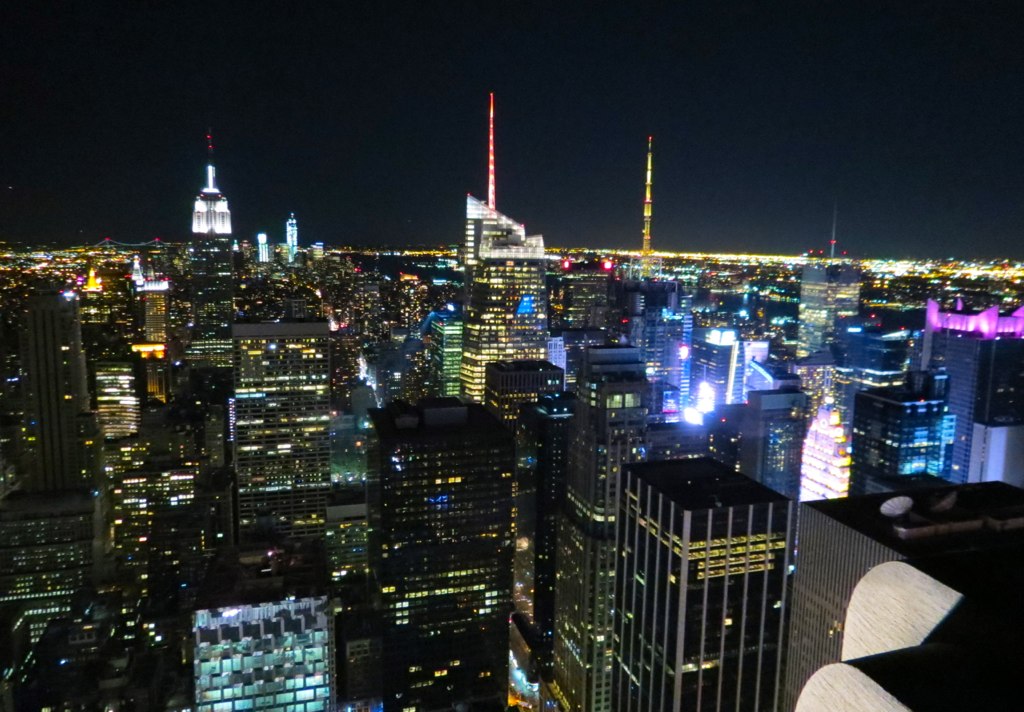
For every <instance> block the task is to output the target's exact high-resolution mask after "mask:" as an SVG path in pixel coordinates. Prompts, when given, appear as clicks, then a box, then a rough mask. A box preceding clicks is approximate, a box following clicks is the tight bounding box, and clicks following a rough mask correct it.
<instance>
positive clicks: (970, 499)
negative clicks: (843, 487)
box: [804, 482, 1024, 557]
mask: <svg viewBox="0 0 1024 712" xmlns="http://www.w3.org/2000/svg"><path fill="white" fill-rule="evenodd" d="M887 502H888V503H890V504H887V505H886V506H887V508H888V509H889V510H890V512H892V513H898V512H900V511H902V509H903V508H904V507H906V506H908V505H909V509H907V510H906V511H905V512H903V513H901V514H899V515H898V516H886V515H884V514H882V511H881V507H882V505H883V504H885V503H887ZM804 506H805V507H809V508H811V509H814V510H815V511H818V512H821V513H822V514H824V515H826V516H827V517H829V518H831V519H833V520H835V521H837V522H839V523H841V524H843V525H845V526H847V527H849V528H851V529H853V530H855V531H857V532H860V533H861V534H863V535H864V536H867V537H870V538H872V539H874V540H875V541H877V542H879V543H880V544H883V545H885V546H887V547H889V548H891V549H893V550H894V551H896V552H898V553H900V554H902V555H904V556H908V557H909V556H920V555H926V554H937V553H947V552H954V551H963V550H969V549H975V548H982V547H986V548H987V547H990V546H992V545H997V546H998V545H1003V544H1007V545H1008V544H1019V543H1021V542H1022V541H1024V490H1021V489H1018V488H1016V487H1012V486H1010V485H1008V484H1005V483H1002V482H982V483H977V484H969V485H957V486H951V487H937V488H932V489H927V490H923V491H922V490H910V491H905V492H888V493H883V494H870V495H864V496H861V497H847V498H845V499H827V500H821V501H819V502H807V503H805V504H804Z"/></svg>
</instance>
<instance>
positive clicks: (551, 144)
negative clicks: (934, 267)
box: [0, 6, 1024, 258]
mask: <svg viewBox="0 0 1024 712" xmlns="http://www.w3.org/2000/svg"><path fill="white" fill-rule="evenodd" d="M278 12H279V13H280V14H275V13H271V15H272V16H270V17H268V16H260V17H251V16H248V15H247V14H246V13H238V12H236V10H233V9H232V8H231V7H230V6H226V7H223V8H217V9H212V10H210V11H209V13H208V17H207V22H205V23H198V24H197V23H194V22H192V19H191V18H189V17H178V16H177V13H175V12H173V11H171V10H154V9H147V10H138V11H135V10H129V11H125V12H123V13H118V12H114V11H112V10H111V11H107V12H104V11H103V9H102V8H101V9H98V10H96V11H95V12H90V13H89V14H88V15H85V14H83V15H76V14H75V13H68V14H66V15H64V16H61V17H58V18H48V17H47V18H43V17H41V16H33V14H32V13H31V12H29V11H24V10H21V11H8V12H7V13H5V14H8V15H11V17H10V18H9V19H10V22H5V23H4V24H5V26H6V27H5V31H4V32H5V35H6V36H5V40H9V41H5V42H4V43H2V44H3V46H4V47H5V48H6V49H5V50H4V53H3V54H4V63H5V64H6V65H7V66H8V67H9V68H10V69H11V72H10V75H11V76H12V77H14V82H13V92H12V97H13V101H12V106H17V107H18V110H17V111H11V112H8V113H6V114H5V115H3V116H2V117H0V121H2V126H3V128H4V131H3V133H4V135H5V136H7V137H9V139H8V140H7V141H5V142H4V144H3V145H4V148H3V160H2V161H0V165H3V166H4V168H3V169H2V171H0V179H2V181H0V187H2V188H3V191H2V193H3V198H2V201H0V239H6V240H16V241H29V242H44V241H45V242H60V243H63V244H71V243H74V244H92V243H94V242H96V241H98V240H100V239H102V238H103V237H105V236H110V237H113V238H114V239H116V240H120V241H123V242H137V241H141V240H143V239H149V238H152V237H154V236H160V237H162V238H165V239H171V240H180V239H184V238H185V237H187V235H186V234H185V230H184V229H183V228H182V226H181V223H180V219H179V217H178V216H179V215H180V209H181V206H182V205H187V201H188V200H189V199H190V198H191V197H193V196H191V195H189V192H188V191H184V190H183V189H182V187H183V186H185V185H190V184H191V183H192V182H194V175H195V174H196V171H197V169H198V168H199V167H200V166H201V165H202V161H203V156H202V153H201V152H202V151H203V150H204V149H205V146H204V145H203V144H204V142H203V140H202V137H203V135H204V134H205V132H206V128H207V126H209V125H212V126H213V128H214V135H215V139H216V142H217V145H218V154H217V158H216V160H217V164H218V167H219V168H220V174H219V176H220V177H221V181H222V183H223V185H224V190H225V191H226V193H228V194H230V195H231V196H232V202H233V205H234V211H233V212H234V213H235V221H236V222H237V229H236V231H235V232H236V235H238V236H239V238H241V239H248V240H255V236H256V233H257V232H261V231H263V232H267V233H268V234H269V235H270V241H271V242H272V243H277V242H283V241H284V235H283V234H280V233H281V231H282V230H281V229H282V225H283V221H284V219H285V218H286V217H287V216H288V215H289V214H290V213H292V212H294V213H295V214H296V216H297V218H298V219H299V221H300V222H301V223H302V225H303V241H304V242H318V241H322V242H325V243H327V244H365V245H369V246H375V245H381V244H385V243H387V244H395V243H402V242H405V243H417V244H437V243H449V244H451V243H455V242H457V241H458V238H459V234H460V229H459V225H460V222H461V220H460V216H459V209H458V205H459V203H460V200H459V198H460V196H462V195H464V194H465V193H467V192H471V193H473V194H476V195H480V194H482V193H483V190H484V185H485V182H486V179H487V153H486V148H485V146H486V140H487V110H488V106H487V94H488V92H490V91H494V92H495V101H496V119H495V131H496V154H497V157H496V164H497V174H498V182H499V183H500V184H501V185H500V194H501V201H502V205H501V208H502V209H503V210H508V212H510V213H512V214H515V215H516V216H517V217H519V218H520V219H523V220H524V222H525V223H526V225H527V227H528V229H529V230H530V231H531V232H542V233H544V234H545V236H546V237H547V241H548V242H549V243H550V244H552V245H557V246H559V247H572V246H582V245H584V244H585V245H587V246H593V247H599V248H600V247H605V248H611V247H620V248H621V247H626V248H636V249H639V247H640V242H641V232H642V212H641V210H642V201H643V188H644V186H643V178H644V176H643V167H644V166H643V160H644V149H645V145H644V142H645V140H646V139H647V137H648V136H650V135H653V136H654V137H655V141H656V143H657V151H656V154H655V164H656V165H655V174H656V181H655V185H654V202H655V204H656V205H657V209H656V210H655V216H654V225H653V236H654V245H655V248H656V249H664V250H673V251H680V250H683V251H691V250H692V251H700V250H708V249H712V248H714V249H716V250H725V249H728V250H735V251H744V252H761V253H763V252H771V253H779V252H782V253H793V254H799V253H801V252H804V251H806V250H807V249H809V248H811V247H816V248H819V249H820V248H824V247H826V246H827V240H828V237H829V233H830V228H831V217H832V207H833V204H834V202H836V201H838V205H839V220H838V227H839V229H838V236H839V245H840V248H841V249H843V248H845V249H848V250H849V251H850V253H851V254H852V255H854V256H877V255H879V254H880V253H883V252H884V254H885V255H886V256H906V255H914V256H945V255H951V254H955V255H958V256H985V257H988V256H1001V257H1007V258H1018V257H1020V256H1022V255H1021V253H1020V248H1019V247H1018V245H1017V240H1016V237H1017V235H1018V234H1019V227H1020V225H1021V224H1022V223H1024V217H1022V215H1021V212H1020V208H1019V207H1018V205H1017V203H1018V201H1017V200H1016V199H1015V197H1016V195H1019V193H1020V188H1021V183H1022V174H1021V173H1020V171H1019V170H1018V169H1017V167H1016V166H1018V165H1020V163H1021V160H1020V159H1021V157H1022V156H1024V144H1022V142H1021V139H1020V137H1019V136H1018V135H1017V132H1014V131H1012V130H1011V129H1010V127H1011V126H1013V125H1016V124H1015V122H1016V121H1017V119H1019V116H1020V113H1021V108H1022V105H1024V100H1022V95H1021V91H1020V90H1019V89H1017V88H1016V87H1017V86H1018V85H1020V82H1019V81H1015V77H1019V76H1020V75H1022V73H1024V72H1022V69H1024V63H1022V62H1021V60H1020V58H1019V57H1018V56H1017V54H1016V53H1015V52H1013V50H1012V38H1013V37H1014V36H1015V31H1014V27H1016V26H1018V25H1019V24H1020V20H1021V19H1022V18H1021V17H1020V16H1019V13H1018V12H1015V11H1014V10H1012V9H1003V10H998V9H995V8H986V12H976V13H973V14H968V13H967V11H965V10H958V9H957V8H954V7H952V6H949V7H938V8H929V9H927V10H925V9H915V8H902V9H893V8H890V9H887V10H886V11H885V12H884V13H877V16H874V15H873V14H872V12H871V11H870V10H868V9H864V8H860V9H858V8H844V9H842V10H836V9H829V10H825V9H822V10H820V11H819V10H814V9H812V8H802V12H801V13H799V14H798V13H795V12H790V13H787V12H786V8H781V9H779V8H776V9H768V8H755V7H753V6H738V7H736V8H731V9H719V10H716V11H698V10H687V9H676V10H674V11H671V12H668V11H666V12H664V13H652V14H650V15H645V14H643V13H642V12H641V11H638V10H632V9H619V10H616V11H608V13H607V14H593V15H591V14H584V13H582V12H580V13H578V14H574V13H573V12H572V11H571V10H570V11H565V12H564V13H562V14H555V15H549V14H547V13H541V12H540V11H537V10H535V9H533V8H530V7H525V8H518V7H517V9H516V11H512V10H509V9H507V8H486V9H479V8H474V9H473V10H467V9H463V11H461V12H460V11H458V9H456V8H435V9H433V10H429V9H428V10H424V11H420V13H419V14H409V13H397V15H396V16H395V17H394V18H392V17H390V16H388V17H387V18H385V17H383V15H385V14H386V13H383V12H379V13H378V12H375V11H373V10H351V9H346V10H340V9H338V10H333V11H331V10H319V9H308V8H307V9H300V10H280V11H278ZM378 15H381V16H378ZM51 20H52V22H51ZM269 20H277V21H278V22H276V23H274V22H270V21H269ZM392 20H393V22H392ZM271 25H273V27H271ZM399 39H401V40H402V41H403V45H402V46H400V45H399V44H398V40H399ZM547 40H555V41H547ZM406 44H407V45H408V46H405V45H406ZM981 48H984V49H983V50H982V49H981ZM125 50H127V51H125ZM170 50H173V51H170ZM129 57H130V58H131V61H130V62H126V58H129ZM549 70H550V71H549ZM452 79H454V80H455V81H452ZM68 110H73V111H74V115H75V117H76V121H75V122H73V125H71V126H70V127H67V126H63V125H59V122H58V117H62V116H64V115H65V113H66V111H68ZM598 204H599V205H600V206H601V209H600V210H595V209H593V206H594V205H598ZM580 216H584V217H583V218H581V217H580ZM968 240H969V242H967V241H968ZM967 244H969V245H971V250H972V251H973V252H974V254H973V255H965V254H964V250H965V245H967Z"/></svg>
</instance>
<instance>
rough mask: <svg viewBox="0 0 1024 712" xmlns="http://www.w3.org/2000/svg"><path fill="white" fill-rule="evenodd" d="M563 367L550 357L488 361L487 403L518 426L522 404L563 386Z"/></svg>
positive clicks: (507, 422)
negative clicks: (537, 359) (550, 359)
mask: <svg viewBox="0 0 1024 712" xmlns="http://www.w3.org/2000/svg"><path fill="white" fill-rule="evenodd" d="M563 378H564V373H563V371H562V369H560V368H559V367H558V366H555V365H554V364H551V363H549V362H547V361H495V362H494V363H489V364H487V370H486V376H485V378H484V384H485V385H484V405H485V406H486V407H487V410H489V411H491V413H493V414H494V415H496V416H497V417H498V419H499V420H500V421H501V422H502V423H504V424H505V425H506V426H507V427H508V428H509V429H511V430H513V431H514V430H515V424H516V419H517V418H518V417H519V408H520V407H521V406H524V405H526V404H528V403H534V402H536V400H537V399H538V398H540V397H541V396H542V395H544V394H545V393H558V392H560V391H561V390H562V380H563Z"/></svg>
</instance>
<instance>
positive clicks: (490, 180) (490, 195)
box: [487, 91, 498, 210]
mask: <svg viewBox="0 0 1024 712" xmlns="http://www.w3.org/2000/svg"><path fill="white" fill-rule="evenodd" d="M487 207H489V208H490V209H491V210H497V208H498V204H497V202H496V201H495V199H494V92H493V91H492V92H491V113H490V121H489V124H488V145H487Z"/></svg>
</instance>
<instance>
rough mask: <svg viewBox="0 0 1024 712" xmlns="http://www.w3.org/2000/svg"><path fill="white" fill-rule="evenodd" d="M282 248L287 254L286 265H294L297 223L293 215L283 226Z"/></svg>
mask: <svg viewBox="0 0 1024 712" xmlns="http://www.w3.org/2000/svg"><path fill="white" fill-rule="evenodd" d="M284 246H285V250H287V252H288V264H294V262H295V255H296V254H298V251H299V223H298V221H296V220H295V213H292V214H291V215H290V216H289V217H288V220H287V221H286V222H285V224H284ZM262 261H263V260H261V262H262Z"/></svg>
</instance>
